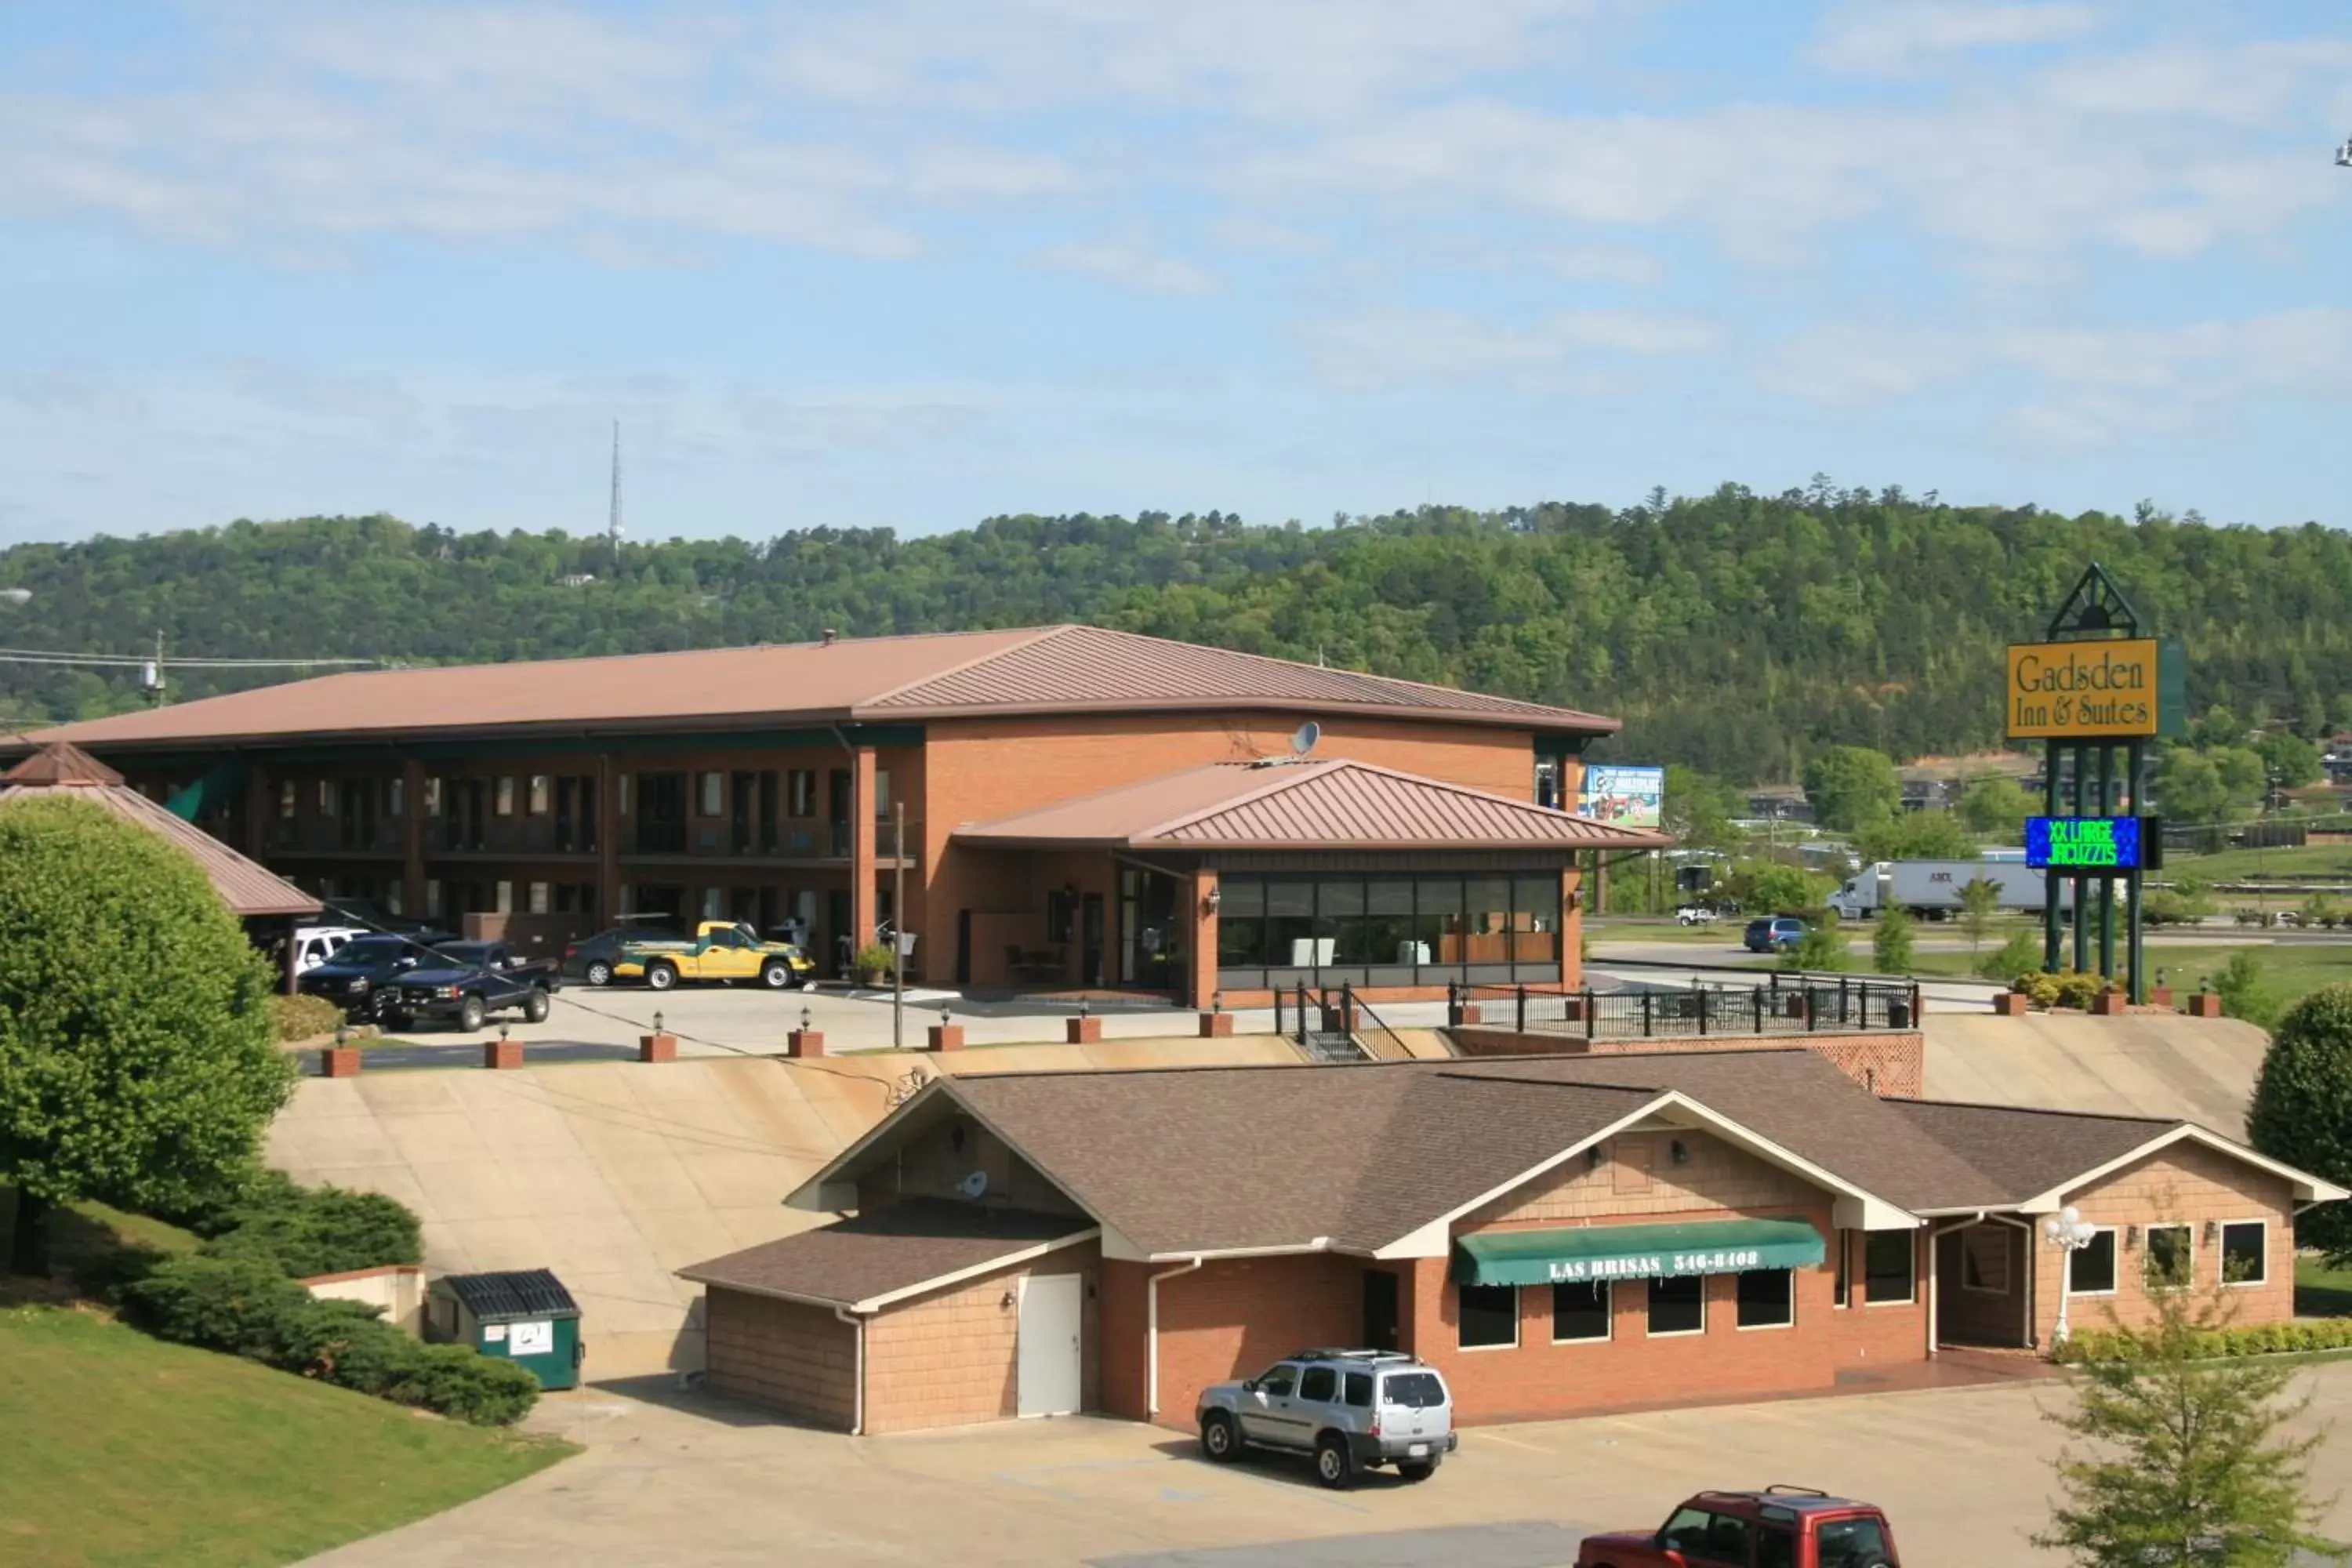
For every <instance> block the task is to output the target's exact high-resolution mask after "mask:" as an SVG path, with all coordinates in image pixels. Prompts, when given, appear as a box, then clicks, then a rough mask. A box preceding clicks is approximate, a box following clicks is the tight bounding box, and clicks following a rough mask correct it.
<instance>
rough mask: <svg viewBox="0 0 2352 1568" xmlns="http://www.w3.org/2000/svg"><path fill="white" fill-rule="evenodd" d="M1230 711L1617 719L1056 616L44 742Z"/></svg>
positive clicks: (334, 693)
mask: <svg viewBox="0 0 2352 1568" xmlns="http://www.w3.org/2000/svg"><path fill="white" fill-rule="evenodd" d="M1233 709H1257V710H1276V711H1280V712H1285V713H1308V714H1369V715H1378V716H1381V717H1387V718H1395V719H1403V720H1417V721H1447V722H1452V723H1462V724H1491V725H1505V726H1517V727H1523V728H1527V729H1531V730H1540V731H1548V732H1559V733H1570V734H1579V735H1598V734H1605V733H1608V732H1611V731H1614V730H1616V729H1617V728H1618V721H1616V720H1614V719H1609V718H1603V717H1601V716H1600V715H1598V714H1592V713H1585V712H1580V711H1578V710H1574V709H1569V708H1553V707H1547V706H1545V705H1543V704H1541V703H1536V702H1522V701H1519V700H1516V699H1513V698H1507V697H1489V696H1485V695H1482V694H1480V693H1477V692H1471V691H1457V690H1454V689H1451V688H1448V687H1443V686H1431V685H1426V684H1423V683H1422V682H1419V681H1412V680H1398V679H1391V678H1389V677H1386V676H1376V675H1361V674H1358V673H1356V672H1355V671H1352V670H1344V669H1325V668H1320V667H1318V666H1315V665H1308V664H1300V663H1297V661H1295V660H1291V659H1282V658H1265V657H1263V656H1261V655H1257V654H1249V653H1238V652H1234V651H1233V650H1231V649H1227V648H1213V647H1197V646H1195V645H1193V644H1191V643H1181V642H1171V641H1170V640H1168V639H1166V638H1163V637H1142V636H1139V635H1138V634H1136V633H1133V632H1121V631H1112V630H1109V629H1108V628H1105V627H1101V626H1033V627H1025V628H1021V629H1016V630H1008V631H985V632H945V633H927V634H922V635H919V636H911V637H865V638H844V639H840V640H836V641H832V642H814V643H787V644H773V645H761V646H760V647H731V648H696V649H688V650H684V651H680V652H675V653H645V654H629V655H622V656H618V657H614V658H573V659H554V660H541V661H535V662H521V663H513V664H488V665H467V666H446V667H440V668H425V669H376V670H358V671H352V672H347V673H344V674H340V675H325V676H320V677H319V678H317V679H311V680H299V681H293V682H290V683H288V684H285V685H281V686H265V687H259V688H257V689H253V690H250V691H238V692H232V693H229V694H228V695H226V696H221V697H208V698H205V699H203V700H198V701H194V702H183V703H176V704H173V705H172V706H169V707H163V708H153V709H148V710H143V711H141V712H136V713H121V714H116V715H114V716H113V717H111V718H106V719H92V720H88V721H83V722H80V723H75V724H65V725H60V726H58V727H57V728H55V729H51V730H46V731H41V732H39V733H38V734H37V735H36V736H34V737H33V738H34V739H35V740H36V741H43V742H46V741H70V742H74V743H76V744H79V745H104V746H109V747H112V746H142V745H144V746H168V745H186V744H189V743H192V742H228V741H236V742H264V741H269V740H276V739H286V738H291V737H295V736H300V737H302V738H304V739H317V738H333V737H337V736H363V735H377V734H383V733H386V732H395V731H396V732H399V733H402V734H416V733H435V734H457V733H465V732H469V731H502V732H503V731H515V730H528V729H531V728H534V727H550V726H561V727H562V728H564V729H566V730H569V731H573V732H578V731H583V730H585V731H592V732H593V731H642V730H647V729H656V728H657V729H684V730H693V729H702V730H710V729H718V728H721V727H724V726H728V725H755V724H756V725H761V726H774V725H787V724H814V723H843V722H864V723H902V722H909V721H919V720H925V719H949V718H970V717H986V716H992V715H1010V714H1047V713H1156V712H1182V711H1202V710H1233Z"/></svg>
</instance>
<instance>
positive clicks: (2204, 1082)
mask: <svg viewBox="0 0 2352 1568" xmlns="http://www.w3.org/2000/svg"><path fill="white" fill-rule="evenodd" d="M1925 1023H1926V1025H1927V1098H1929V1099H1930V1100H1976V1101H1980V1102H1983V1103H1986V1104H1992V1105H2033V1106H2046V1107H2051V1108H2053V1109H2057V1110H2095V1111H2108V1112H2120V1113H2122V1114H2126V1115H2133V1116H2168V1117H2179V1118H2181V1119H2182V1120H2185V1121H2195V1122H2199V1123H2201V1124H2202V1125H2204V1126H2207V1127H2210V1128H2211V1129H2212V1130H2213V1131H2216V1132H2222V1133H2227V1134H2228V1135H2229V1136H2231V1137H2232V1138H2242V1137H2244V1136H2245V1131H2246V1104H2247V1101H2248V1100H2249V1099H2251V1098H2252V1094H2253V1090H2254V1075H2255V1074H2256V1073H2257V1072H2259V1071H2260V1070H2261V1068H2262V1065H2263V1052H2264V1051H2265V1050H2267V1049H2268V1048H2269V1046H2270V1037H2269V1036H2268V1035H2265V1034H2264V1033H2263V1031H2262V1030H2260V1029H2258V1028H2256V1027H2255V1026H2252V1024H2245V1023H2241V1022H2239V1021H2238V1020H2236V1019H2234V1018H2190V1017H2187V1016H2180V1015H2169V1014H2159V1013H2127V1014H2125V1015H2123V1016H2119V1017H2112V1018H2094V1017H2091V1016H2088V1015H2087V1014H2082V1013H2060V1012H2052V1013H2031V1014H2028V1015H2027V1016H2024V1017H2022V1018H2002V1017H1996V1016H1993V1015H1991V1014H1990V1013H1981V1014H1979V1013H1953V1012H1944V1011H1939V1010H1937V1008H1935V1007H1932V1006H1931V1007H1929V1008H1928V1009H1927V1018H1926V1020H1925Z"/></svg>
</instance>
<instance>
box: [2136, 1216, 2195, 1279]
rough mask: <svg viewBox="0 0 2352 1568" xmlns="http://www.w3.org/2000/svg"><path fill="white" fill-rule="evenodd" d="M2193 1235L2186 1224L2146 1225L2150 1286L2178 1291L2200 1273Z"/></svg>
mask: <svg viewBox="0 0 2352 1568" xmlns="http://www.w3.org/2000/svg"><path fill="white" fill-rule="evenodd" d="M2192 1242H2193V1237H2192V1236H2191V1234H2190V1231H2189V1227H2188V1226H2185V1225H2152V1226H2148V1227H2147V1263H2146V1265H2145V1266H2144V1267H2145V1268H2146V1270H2147V1284H2148V1288H2149V1289H2153V1290H2178V1289H2180V1288H2181V1287H2183V1286H2185V1285H2187V1284H2189V1283H2190V1282H2191V1281H2192V1280H2193V1279H2195V1278H2196V1275H2197V1261H2196V1252H2195V1249H2194V1247H2193V1245H2192Z"/></svg>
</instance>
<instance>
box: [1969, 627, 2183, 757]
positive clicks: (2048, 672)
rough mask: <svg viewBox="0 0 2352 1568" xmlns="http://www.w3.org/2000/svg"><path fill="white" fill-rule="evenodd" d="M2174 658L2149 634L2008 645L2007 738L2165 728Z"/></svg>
mask: <svg viewBox="0 0 2352 1568" xmlns="http://www.w3.org/2000/svg"><path fill="white" fill-rule="evenodd" d="M2176 663H2177V660H2176V658H2172V657H2168V656H2167V654H2166V653H2165V651H2164V650H2163V648H2162V647H2161V646H2160V645H2159V644H2158V641H2157V639H2156V638H2154V637H2130V638H2119V639H2107V638H2102V639H2095V640H2092V641H2087V642H2037V643H2011V645H2010V647H2009V690H2008V694H2007V698H2006V700H2005V701H2004V702H2003V704H2002V707H2003V709H2004V710H2005V711H2006V715H2007V718H2008V723H2009V735H2010V738H2011V740H2016V741H2025V740H2035V741H2041V740H2047V741H2096V740H2105V739H2116V740H2128V739H2130V738H2132V737H2133V736H2147V735H2155V734H2158V733H2160V732H2168V731H2167V730H2166V727H2165V725H2164V721H2165V720H2166V719H2167V718H2169V717H2171V715H2172V712H2173V711H2177V710H2178V707H2179V700H2178V699H2177V698H2174V697H2173V695H2172V693H2173V691H2174V689H2175V682H2176V680H2177V679H2178V676H2177V674H2176V672H2175V668H2174V667H2175V665H2176Z"/></svg>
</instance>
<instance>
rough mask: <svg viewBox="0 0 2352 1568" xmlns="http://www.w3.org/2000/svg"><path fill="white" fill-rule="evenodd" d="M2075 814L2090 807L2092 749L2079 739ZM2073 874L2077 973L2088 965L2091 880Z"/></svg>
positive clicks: (2088, 813) (2075, 968)
mask: <svg viewBox="0 0 2352 1568" xmlns="http://www.w3.org/2000/svg"><path fill="white" fill-rule="evenodd" d="M2074 815H2075V816H2091V815H2092V811H2091V749H2090V747H2088V746H2086V745H2084V744H2083V743H2082V742H2079V741H2078V742H2075V743H2074ZM2073 967H2074V971H2075V972H2076V973H2081V972H2083V971H2084V970H2086V969H2088V968H2090V967H2091V884H2090V880H2089V879H2088V878H2087V877H2085V876H2084V873H2083V872H2081V871H2076V872H2075V873H2074V965H2073Z"/></svg>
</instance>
